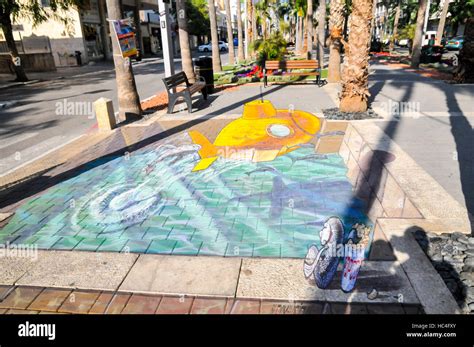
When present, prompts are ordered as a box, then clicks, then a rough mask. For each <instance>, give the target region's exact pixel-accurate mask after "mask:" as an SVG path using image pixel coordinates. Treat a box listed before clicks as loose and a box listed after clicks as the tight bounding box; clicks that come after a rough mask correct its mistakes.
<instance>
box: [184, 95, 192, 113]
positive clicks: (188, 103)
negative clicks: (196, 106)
mask: <svg viewBox="0 0 474 347" xmlns="http://www.w3.org/2000/svg"><path fill="white" fill-rule="evenodd" d="M184 100H186V105H188V113H192V112H193V101H192V100H191V95H190V94H186V95H185V96H184Z"/></svg>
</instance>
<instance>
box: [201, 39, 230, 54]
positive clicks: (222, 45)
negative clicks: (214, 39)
mask: <svg viewBox="0 0 474 347" xmlns="http://www.w3.org/2000/svg"><path fill="white" fill-rule="evenodd" d="M228 49H229V45H228V44H227V43H225V42H224V41H219V50H220V51H221V52H224V51H227V50H228ZM198 51H199V52H211V51H212V43H211V42H209V43H208V44H206V45H201V46H199V47H198Z"/></svg>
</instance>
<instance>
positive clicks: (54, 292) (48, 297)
mask: <svg viewBox="0 0 474 347" xmlns="http://www.w3.org/2000/svg"><path fill="white" fill-rule="evenodd" d="M70 293H71V290H68V289H50V288H46V289H45V290H43V291H42V292H41V294H40V295H38V296H37V297H36V299H35V300H33V302H32V303H31V304H30V305H29V306H28V309H30V310H37V311H57V310H58V309H59V307H60V306H61V305H62V304H63V303H64V302H65V300H66V299H67V298H68V297H69V294H70Z"/></svg>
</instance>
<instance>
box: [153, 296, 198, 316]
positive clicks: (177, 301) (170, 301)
mask: <svg viewBox="0 0 474 347" xmlns="http://www.w3.org/2000/svg"><path fill="white" fill-rule="evenodd" d="M193 301H194V298H192V297H185V296H181V297H173V296H164V297H163V298H162V299H161V301H160V305H159V306H158V309H157V310H156V313H157V314H188V313H189V312H190V311H191V306H192V305H193Z"/></svg>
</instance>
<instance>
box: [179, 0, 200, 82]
mask: <svg viewBox="0 0 474 347" xmlns="http://www.w3.org/2000/svg"><path fill="white" fill-rule="evenodd" d="M176 12H177V14H178V16H177V17H178V28H179V47H180V49H181V66H182V68H183V71H184V72H185V73H186V76H187V77H188V80H189V81H191V83H194V81H195V80H196V78H195V76H194V69H193V59H192V56H191V47H190V46H189V33H188V19H187V14H186V1H185V0H176Z"/></svg>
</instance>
